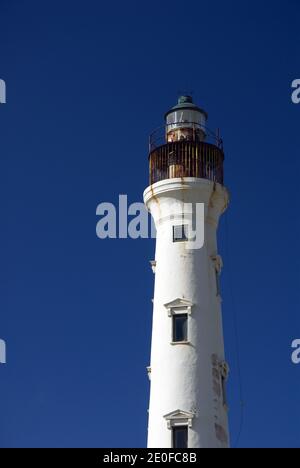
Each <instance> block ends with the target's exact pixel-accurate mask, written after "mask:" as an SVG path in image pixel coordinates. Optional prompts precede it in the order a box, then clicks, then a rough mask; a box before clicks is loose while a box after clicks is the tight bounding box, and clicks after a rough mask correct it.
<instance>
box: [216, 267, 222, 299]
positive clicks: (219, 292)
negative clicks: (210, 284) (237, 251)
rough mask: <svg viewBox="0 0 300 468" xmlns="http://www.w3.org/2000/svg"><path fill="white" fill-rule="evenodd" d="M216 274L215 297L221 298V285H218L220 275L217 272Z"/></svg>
mask: <svg viewBox="0 0 300 468" xmlns="http://www.w3.org/2000/svg"><path fill="white" fill-rule="evenodd" d="M215 272H216V289H217V296H221V283H220V273H219V272H218V270H215Z"/></svg>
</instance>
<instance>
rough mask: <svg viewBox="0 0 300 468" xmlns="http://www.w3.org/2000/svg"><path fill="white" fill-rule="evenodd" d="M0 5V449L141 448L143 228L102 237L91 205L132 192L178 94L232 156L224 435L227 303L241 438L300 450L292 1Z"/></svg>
mask: <svg viewBox="0 0 300 468" xmlns="http://www.w3.org/2000/svg"><path fill="white" fill-rule="evenodd" d="M0 10H1V28H0V58H1V60H0V78H2V79H5V80H6V83H7V104H6V105H3V106H1V107H0V138H1V139H0V141H1V166H0V204H1V294H0V308H1V309H0V310H1V314H0V338H2V339H5V340H6V342H7V347H8V348H7V351H8V356H7V357H8V363H7V365H5V366H3V365H2V366H0V414H1V418H0V446H2V447H12V446H22V447H28V446H35V447H40V446H42V447H45V446H58V447H61V446H71V447H73V446H74V447H75V446H95V447H105V446H108V447H118V446H120V447H143V446H145V444H146V430H147V429H146V428H147V407H148V397H149V383H148V379H147V375H146V370H145V367H146V366H147V365H148V364H149V355H150V333H151V313H152V303H151V298H152V295H153V279H154V278H153V274H152V272H151V270H150V267H149V264H148V262H149V260H151V259H152V258H153V255H154V241H153V240H105V241H104V240H99V239H98V238H97V237H96V235H95V226H96V221H97V218H96V216H95V210H96V206H97V205H98V203H100V202H102V201H111V202H115V203H117V201H118V194H128V199H129V201H130V202H134V201H141V200H142V192H143V190H144V188H145V187H146V186H147V182H148V180H147V175H148V162H147V138H148V134H149V133H150V131H151V130H152V129H153V128H155V127H157V126H158V125H160V124H161V123H162V118H163V113H164V112H165V111H166V110H168V108H169V107H170V106H172V105H174V104H175V102H176V99H177V95H178V91H179V90H182V89H187V90H193V92H194V99H195V100H196V101H197V103H198V104H199V105H200V106H202V107H204V108H205V109H206V110H207V111H208V113H209V124H210V126H211V127H212V128H215V127H220V128H221V132H222V136H223V138H224V144H225V151H226V166H225V183H226V185H227V186H228V188H229V189H230V192H231V206H230V210H229V211H228V215H227V216H228V217H227V221H228V222H227V228H228V229H227V230H226V223H225V222H224V220H223V222H222V223H221V226H220V233H219V244H220V252H221V254H222V255H223V257H224V263H225V268H224V274H223V278H222V289H223V314H224V328H225V340H226V354H227V359H228V361H229V363H230V367H231V378H230V384H229V389H228V391H229V399H230V407H231V410H230V424H231V438H232V443H233V445H235V444H236V439H237V435H238V431H239V425H240V402H239V399H240V397H239V392H238V376H237V364H236V363H237V360H236V347H235V339H234V337H235V334H234V327H233V315H234V311H235V313H236V315H237V318H238V335H239V341H240V354H241V366H242V381H243V388H244V397H243V398H244V423H243V427H242V433H241V437H240V438H239V446H241V447H263V446H268V447H276V446H281V447H288V446H292V447H296V446H298V447H299V446H300V442H299V441H300V428H299V420H300V401H299V390H300V366H295V365H293V364H292V363H291V359H290V354H291V350H290V345H291V341H292V340H293V339H295V338H300V319H299V252H298V247H297V246H298V241H299V234H300V232H299V185H300V184H299V174H300V172H299V170H300V164H299V121H300V105H298V106H297V105H293V104H292V103H291V98H290V94H291V92H290V84H291V81H292V80H293V79H295V78H300V61H299V39H300V33H299V27H300V24H299V21H300V20H299V18H300V15H299V14H300V5H299V2H298V1H296V0H288V1H287V0H286V1H278V0H275V1H272V2H271V1H267V2H261V1H258V0H254V1H243V2H239V1H229V0H228V1H226V2H224V1H216V2H207V1H205V2H204V1H199V0H198V1H190V2H188V3H185V4H184V3H183V2H182V1H181V2H179V1H176V0H175V1H172V2H171V1H165V2H159V1H151V2H141V1H130V0H129V1H127V2H121V1H117V2H99V1H96V0H94V1H91V0H86V1H84V2H83V1H76V0H72V1H64V2H62V1H57V0H51V1H49V0H45V1H43V2H41V1H37V0H36V1H33V0H29V1H27V2H21V1H11V0H1V3H0ZM226 231H227V241H226ZM125 423H126V426H125Z"/></svg>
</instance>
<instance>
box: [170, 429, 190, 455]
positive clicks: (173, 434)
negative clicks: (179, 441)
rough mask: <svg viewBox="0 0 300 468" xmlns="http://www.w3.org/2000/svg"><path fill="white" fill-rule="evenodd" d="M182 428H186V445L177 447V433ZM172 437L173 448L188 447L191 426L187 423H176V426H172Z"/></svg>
mask: <svg viewBox="0 0 300 468" xmlns="http://www.w3.org/2000/svg"><path fill="white" fill-rule="evenodd" d="M178 430H180V431H182V430H184V432H185V441H186V445H185V446H184V447H177V446H176V444H175V434H176V432H177V431H178ZM171 437H172V444H171V446H172V448H174V449H187V448H188V447H189V428H188V425H187V424H181V425H176V426H172V428H171Z"/></svg>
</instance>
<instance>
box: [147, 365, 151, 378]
mask: <svg viewBox="0 0 300 468" xmlns="http://www.w3.org/2000/svg"><path fill="white" fill-rule="evenodd" d="M146 369H147V374H148V379H149V380H151V366H147V367H146Z"/></svg>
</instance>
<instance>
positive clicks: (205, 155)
mask: <svg viewBox="0 0 300 468" xmlns="http://www.w3.org/2000/svg"><path fill="white" fill-rule="evenodd" d="M206 120H207V114H206V112H204V111H203V110H202V109H200V108H199V107H197V106H196V105H195V104H194V103H193V101H192V98H191V97H190V96H181V97H180V98H179V100H178V104H177V105H176V106H175V107H173V108H172V109H171V110H170V111H169V112H167V114H166V116H165V126H164V127H163V130H162V131H156V132H154V133H153V134H152V135H151V137H150V154H149V164H150V185H149V187H148V188H147V189H146V190H145V192H144V202H145V204H146V206H147V208H148V210H149V211H150V212H151V215H152V217H153V219H154V222H155V226H156V230H157V236H156V253H155V260H154V261H152V262H151V264H152V267H153V271H154V273H155V292H154V300H153V306H154V308H153V328H152V345H151V362H150V366H149V367H148V374H149V378H150V380H151V392H150V406H149V426H148V447H149V448H226V447H229V432H228V417H227V412H228V407H227V401H226V388H225V387H226V380H227V377H228V365H227V363H226V361H225V356H224V343H223V329H222V312H221V292H220V283H219V277H220V274H221V269H222V259H221V257H220V255H219V253H218V247H217V228H218V221H219V217H220V215H221V214H222V213H223V212H224V211H225V209H226V207H227V205H228V192H227V190H226V188H225V187H224V185H223V160H224V153H223V146H222V141H221V140H220V138H219V136H218V134H217V135H214V134H212V133H211V132H209V131H208V130H207V127H206ZM199 206H200V207H202V210H203V208H204V211H201V210H197V207H199ZM197 213H202V214H203V215H204V216H203V221H204V243H202V242H201V243H200V244H199V245H198V244H197V241H196V237H197V235H198V237H199V235H200V238H201V237H202V235H201V229H200V230H199V229H195V225H196V226H197V216H196V215H197ZM198 221H199V220H198ZM200 221H201V220H200ZM198 224H199V223H198ZM195 231H196V237H195ZM198 231H199V232H198ZM202 234H203V233H202ZM198 240H199V239H198ZM202 244H203V245H202Z"/></svg>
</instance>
